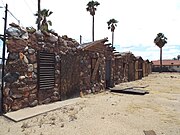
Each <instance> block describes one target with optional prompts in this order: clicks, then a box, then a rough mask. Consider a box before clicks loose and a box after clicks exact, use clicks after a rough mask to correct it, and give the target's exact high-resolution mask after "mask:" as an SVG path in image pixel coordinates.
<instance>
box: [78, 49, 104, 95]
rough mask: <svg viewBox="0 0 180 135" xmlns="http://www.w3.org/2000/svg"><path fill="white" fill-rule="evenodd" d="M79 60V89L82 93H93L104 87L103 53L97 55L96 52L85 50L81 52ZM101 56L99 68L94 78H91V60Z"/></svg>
mask: <svg viewBox="0 0 180 135" xmlns="http://www.w3.org/2000/svg"><path fill="white" fill-rule="evenodd" d="M81 56H83V57H81V61H80V70H81V72H80V90H81V91H82V92H83V93H84V94H89V93H95V92H99V91H101V90H104V89H105V57H104V55H103V54H101V56H99V53H97V52H88V51H85V52H83V54H81ZM99 57H101V61H100V63H99V68H98V71H97V75H96V79H95V80H92V78H91V75H92V70H93V68H94V67H92V64H91V62H92V61H91V60H92V59H96V60H97V59H98V58H99Z"/></svg>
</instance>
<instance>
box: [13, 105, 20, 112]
mask: <svg viewBox="0 0 180 135" xmlns="http://www.w3.org/2000/svg"><path fill="white" fill-rule="evenodd" d="M11 109H12V111H17V110H19V109H20V106H18V104H13V105H12V107H11Z"/></svg>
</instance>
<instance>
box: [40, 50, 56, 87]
mask: <svg viewBox="0 0 180 135" xmlns="http://www.w3.org/2000/svg"><path fill="white" fill-rule="evenodd" d="M38 73H39V74H38V87H39V90H48V89H53V88H54V84H55V54H54V53H46V52H38Z"/></svg>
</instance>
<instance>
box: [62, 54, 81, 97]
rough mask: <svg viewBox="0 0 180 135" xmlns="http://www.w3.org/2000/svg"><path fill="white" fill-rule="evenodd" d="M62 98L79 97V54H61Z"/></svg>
mask: <svg viewBox="0 0 180 135" xmlns="http://www.w3.org/2000/svg"><path fill="white" fill-rule="evenodd" d="M60 78H61V90H60V91H61V100H65V99H70V98H74V97H79V94H80V80H79V79H80V58H79V56H78V55H74V54H68V55H62V56H61V71H60Z"/></svg>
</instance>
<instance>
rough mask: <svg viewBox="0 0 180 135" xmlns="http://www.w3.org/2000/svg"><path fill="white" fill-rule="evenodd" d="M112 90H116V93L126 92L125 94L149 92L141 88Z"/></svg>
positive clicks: (113, 90)
mask: <svg viewBox="0 0 180 135" xmlns="http://www.w3.org/2000/svg"><path fill="white" fill-rule="evenodd" d="M111 92H116V93H125V94H136V95H145V94H148V93H149V92H148V91H145V90H139V89H132V88H127V89H122V90H118V89H112V90H111Z"/></svg>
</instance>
